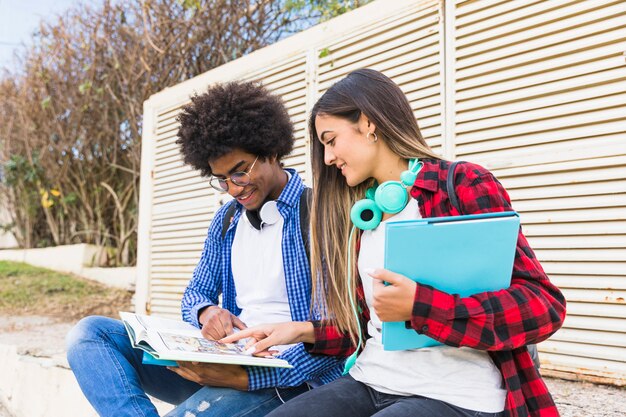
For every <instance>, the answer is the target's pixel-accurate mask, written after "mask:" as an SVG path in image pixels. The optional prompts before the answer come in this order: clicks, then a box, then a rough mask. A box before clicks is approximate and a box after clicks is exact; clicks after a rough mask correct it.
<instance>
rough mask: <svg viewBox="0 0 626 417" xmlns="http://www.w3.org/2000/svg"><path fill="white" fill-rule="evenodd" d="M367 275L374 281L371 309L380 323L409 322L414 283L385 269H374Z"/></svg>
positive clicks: (411, 311) (413, 296)
mask: <svg viewBox="0 0 626 417" xmlns="http://www.w3.org/2000/svg"><path fill="white" fill-rule="evenodd" d="M368 275H369V276H371V277H372V278H373V279H374V282H373V301H372V307H374V311H375V312H376V315H377V316H378V318H380V320H381V321H407V320H411V316H412V313H413V300H414V298H415V289H416V287H417V284H416V283H415V281H413V280H412V279H410V278H407V277H405V276H404V275H400V274H396V273H395V272H391V271H388V270H386V269H376V270H374V271H371V272H368ZM385 282H387V283H388V284H389V285H385Z"/></svg>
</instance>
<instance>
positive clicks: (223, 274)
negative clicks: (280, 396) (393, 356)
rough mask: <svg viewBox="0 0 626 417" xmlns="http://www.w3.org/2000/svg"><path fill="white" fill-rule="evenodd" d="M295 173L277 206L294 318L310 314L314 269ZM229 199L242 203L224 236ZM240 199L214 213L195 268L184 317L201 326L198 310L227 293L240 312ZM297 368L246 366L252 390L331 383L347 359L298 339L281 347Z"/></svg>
mask: <svg viewBox="0 0 626 417" xmlns="http://www.w3.org/2000/svg"><path fill="white" fill-rule="evenodd" d="M287 171H289V173H290V174H291V178H290V179H289V181H288V182H287V185H286V186H285V188H284V190H283V191H282V193H281V194H280V196H279V197H278V200H276V201H277V205H278V211H279V212H280V214H281V215H282V216H283V218H284V224H283V240H282V251H283V267H284V270H285V280H286V284H287V296H288V299H289V307H290V309H291V318H292V319H293V320H294V321H306V320H309V319H310V318H311V315H310V305H311V273H310V268H309V261H308V258H307V254H306V251H305V248H304V243H303V242H302V234H301V230H300V215H299V210H300V207H299V205H300V194H301V193H302V192H303V190H304V188H305V186H304V184H303V183H302V180H301V179H300V177H299V176H298V174H297V173H296V171H295V170H292V169H288V170H287ZM230 204H237V205H238V206H239V207H238V209H237V211H236V212H235V215H234V217H233V220H232V222H231V224H230V226H229V227H228V230H227V232H226V236H225V237H224V239H223V240H222V224H223V222H224V216H225V215H226V211H227V210H228V206H229V205H230ZM241 208H242V207H241V204H239V203H238V202H237V201H236V200H233V201H232V202H229V203H228V204H225V205H224V206H223V207H221V208H220V209H219V210H218V212H217V213H216V214H215V217H214V219H213V221H212V222H211V225H210V226H209V232H208V236H207V239H206V241H205V243H204V250H203V251H202V256H201V258H200V262H199V263H198V265H197V266H196V269H195V270H194V272H193V277H192V279H191V281H190V282H189V285H188V286H187V288H186V290H185V293H184V295H183V300H182V315H183V320H185V321H186V322H188V323H191V324H193V325H194V326H196V327H200V324H199V323H198V311H200V310H201V309H202V308H203V307H206V306H209V305H217V304H218V301H219V299H218V298H219V295H220V294H222V307H223V308H225V309H227V310H229V311H230V312H231V313H233V314H235V315H239V314H240V313H241V309H240V308H239V307H238V306H237V303H236V296H237V293H236V290H235V283H234V280H233V274H232V269H231V251H232V245H233V240H234V238H235V229H236V228H237V223H238V222H239V219H240V217H241V213H242V210H241ZM280 358H282V359H285V360H286V361H288V362H289V363H290V364H291V365H293V368H291V369H283V368H265V367H259V366H251V367H246V370H247V372H248V378H249V385H248V389H249V390H251V391H252V390H258V389H261V388H269V387H291V386H298V385H301V384H302V383H304V382H307V381H314V382H316V383H327V382H330V381H332V380H334V379H335V378H337V377H339V376H340V375H341V370H342V366H343V359H341V358H336V357H330V356H327V355H312V354H310V353H309V352H307V350H306V349H305V348H304V346H303V345H302V343H299V344H297V345H295V346H293V347H292V348H290V349H288V350H286V351H284V352H282V353H281V355H280Z"/></svg>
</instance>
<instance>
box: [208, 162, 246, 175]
mask: <svg viewBox="0 0 626 417" xmlns="http://www.w3.org/2000/svg"><path fill="white" fill-rule="evenodd" d="M245 163H246V161H239V162H237V163H236V164H235V165H234V166H233V167H232V168H231V169H230V170H229V171H228V175H232V174H234V173H235V172H238V171H239V170H240V169H239V168H240V167H241V166H242V165H243V164H245ZM213 176H215V177H225V176H226V175H223V174H216V173H215V172H214V173H213Z"/></svg>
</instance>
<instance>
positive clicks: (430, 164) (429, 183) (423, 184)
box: [412, 159, 441, 193]
mask: <svg viewBox="0 0 626 417" xmlns="http://www.w3.org/2000/svg"><path fill="white" fill-rule="evenodd" d="M421 161H422V163H423V164H424V165H423V166H422V169H420V171H419V172H418V174H417V178H416V179H415V182H414V183H413V187H412V189H415V188H421V189H424V190H428V191H430V192H433V193H434V192H436V191H437V190H438V189H439V177H440V174H441V166H440V164H439V162H440V161H439V160H437V159H421Z"/></svg>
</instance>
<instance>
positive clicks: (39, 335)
mask: <svg viewBox="0 0 626 417" xmlns="http://www.w3.org/2000/svg"><path fill="white" fill-rule="evenodd" d="M3 264H4V265H3ZM16 268H18V267H16V266H15V265H13V266H11V265H9V266H7V265H6V263H3V262H0V344H11V345H17V346H19V351H20V352H21V353H23V354H28V355H31V356H44V357H46V356H51V355H55V354H57V355H58V354H62V353H63V352H64V350H65V349H64V338H65V335H66V334H67V332H68V331H69V330H70V329H71V328H72V326H73V325H74V324H75V323H76V322H77V321H78V320H79V319H80V318H82V317H84V316H86V315H91V314H98V315H106V316H109V317H116V318H117V312H118V311H124V310H126V311H127V310H129V309H130V293H128V292H127V291H121V290H113V289H109V288H106V287H104V286H101V285H100V284H97V283H92V282H90V281H87V280H82V279H81V278H78V277H71V276H70V278H71V279H70V280H69V281H67V279H68V278H62V279H61V278H59V277H58V276H57V275H56V273H51V271H47V270H41V269H40V268H37V269H35V270H33V269H27V270H26V271H30V272H28V273H23V274H22V275H19V274H17V270H16ZM18 269H19V270H20V271H22V272H24V271H25V270H24V266H23V264H22V266H19V268H18ZM51 274H52V275H51ZM7 277H8V278H10V279H8V278H7ZM28 277H30V278H28ZM33 277H38V278H33ZM15 281H19V282H18V283H17V284H19V285H18V287H19V286H25V285H28V286H29V288H30V289H29V290H28V291H29V294H31V296H30V297H22V296H21V295H20V294H21V291H20V288H16V282H15ZM31 281H32V282H31ZM36 282H39V283H38V284H36ZM8 289H10V290H11V292H10V294H12V295H11V296H10V297H8V298H9V299H12V300H14V302H13V307H10V308H9V307H7V302H6V300H7V298H6V296H5V294H7V291H8ZM63 293H67V294H63ZM72 294H74V295H72ZM76 294H81V297H82V298H81V299H82V300H83V302H79V301H78V299H76V298H75V295H76ZM42 299H45V303H43V302H42V301H41V300H42ZM16 300H17V301H16ZM38 300H39V301H38ZM2 302H3V303H4V305H3V304H2ZM20 303H23V304H20ZM18 305H22V307H19V308H18V307H17V306H18ZM33 312H37V313H38V314H37V315H34V314H33ZM546 383H547V384H548V386H549V388H550V392H551V393H552V395H553V396H554V398H555V401H556V403H557V406H558V408H559V411H560V412H561V416H562V417H618V416H624V410H626V395H625V394H626V390H625V389H624V388H618V387H612V386H605V385H596V384H591V383H587V382H571V381H564V380H562V379H554V378H546ZM0 417H13V416H11V414H9V413H8V411H7V410H6V408H5V407H4V406H3V405H2V404H1V403H0Z"/></svg>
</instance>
